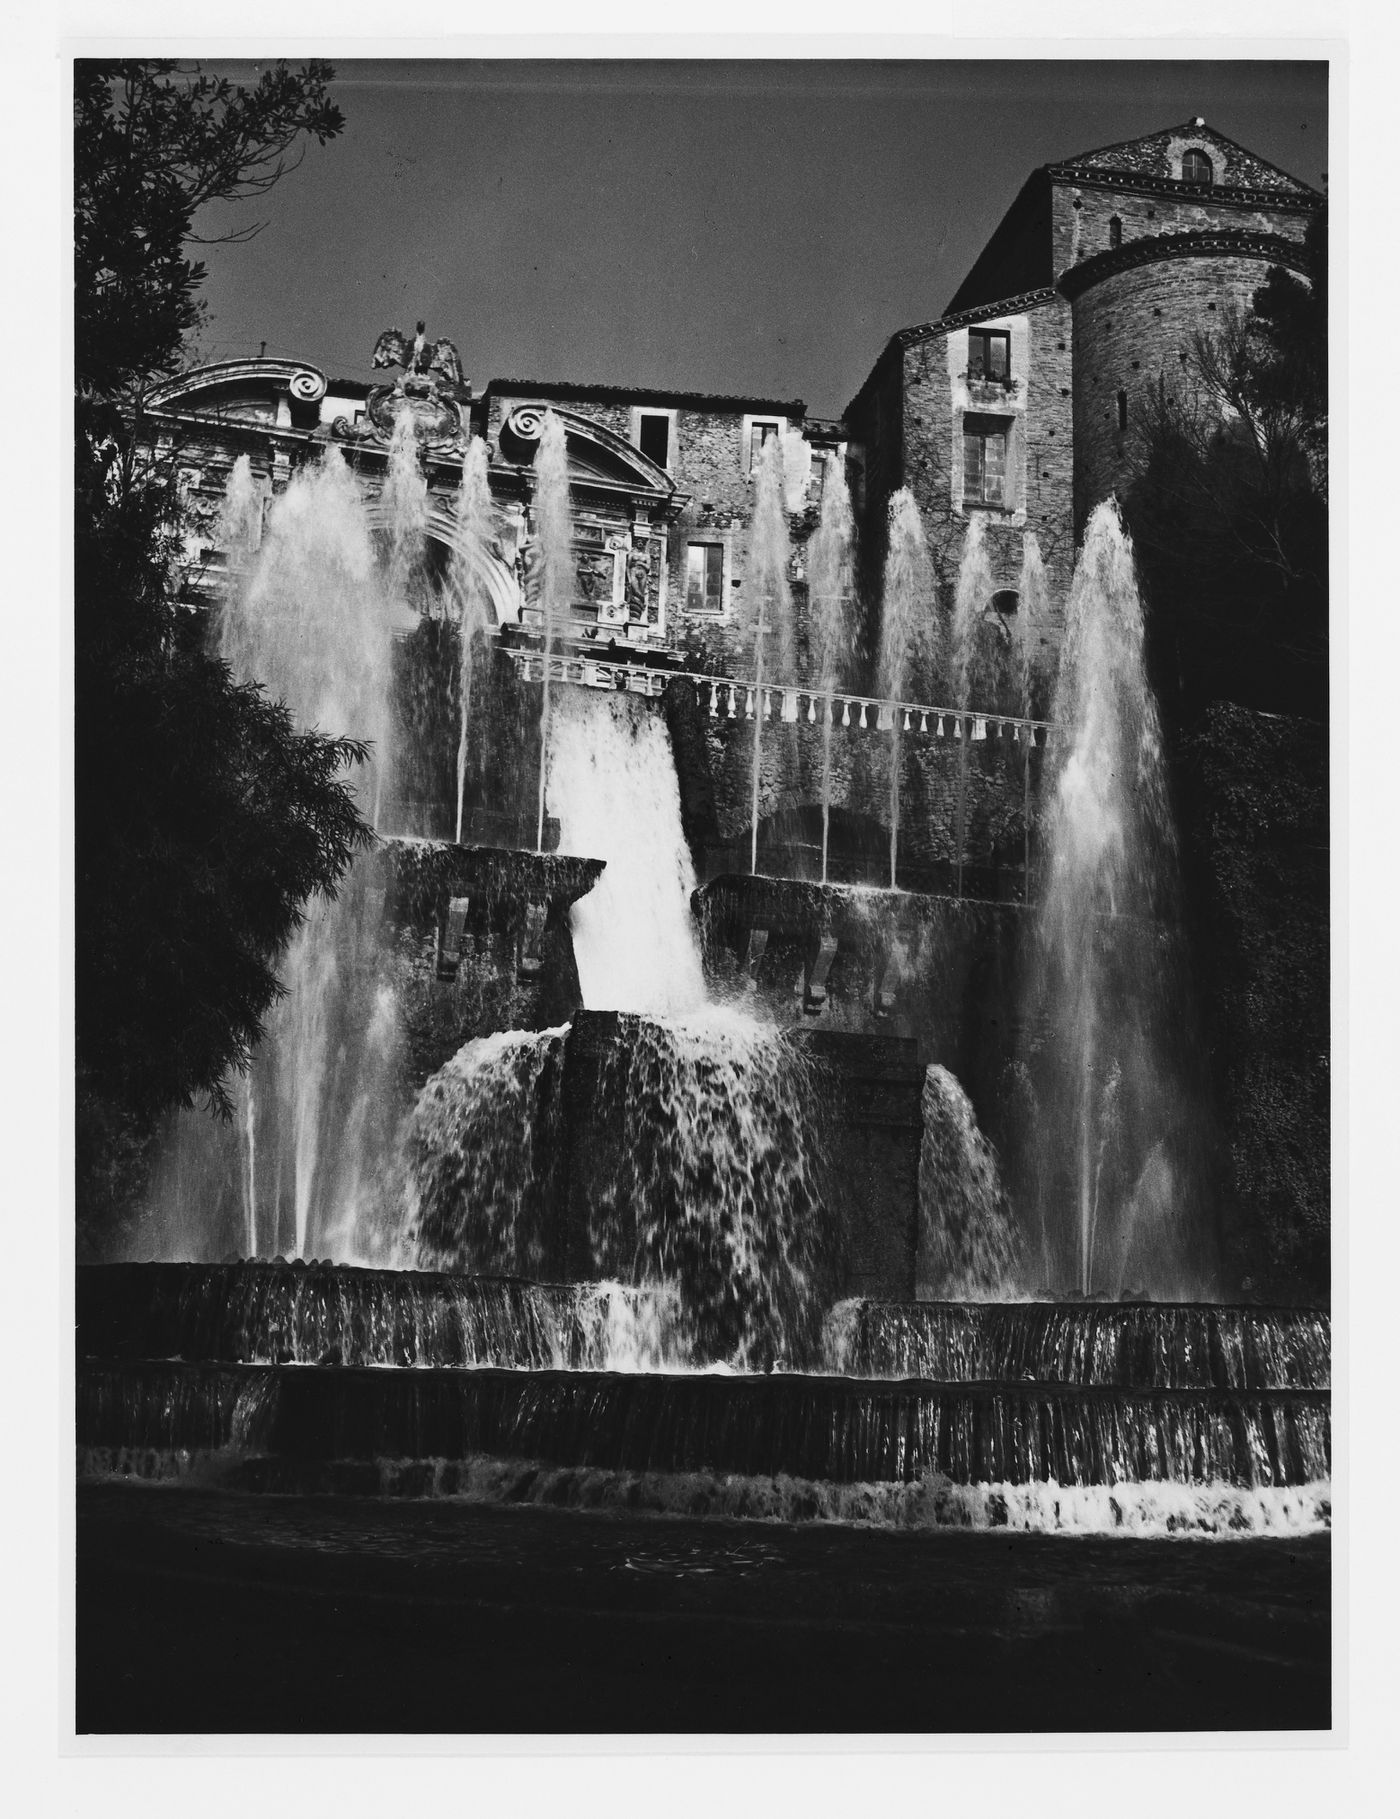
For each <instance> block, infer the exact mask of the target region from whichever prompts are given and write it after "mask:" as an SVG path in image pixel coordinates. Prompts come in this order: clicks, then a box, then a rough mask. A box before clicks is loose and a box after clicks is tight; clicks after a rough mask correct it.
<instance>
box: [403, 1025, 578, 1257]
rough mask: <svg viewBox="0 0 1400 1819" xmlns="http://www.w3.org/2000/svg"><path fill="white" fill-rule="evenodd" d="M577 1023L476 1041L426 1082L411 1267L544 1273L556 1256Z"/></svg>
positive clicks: (418, 1130) (410, 1169)
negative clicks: (557, 1142)
mask: <svg viewBox="0 0 1400 1819" xmlns="http://www.w3.org/2000/svg"><path fill="white" fill-rule="evenodd" d="M567 1034H568V1027H567V1025H564V1026H561V1027H560V1028H558V1029H548V1030H502V1031H500V1032H498V1033H497V1034H495V1035H491V1036H479V1037H477V1038H475V1039H474V1040H473V1041H471V1042H468V1043H466V1044H465V1045H464V1046H463V1047H462V1048H461V1049H459V1050H458V1052H457V1053H456V1054H455V1055H454V1056H453V1057H452V1059H451V1060H450V1061H449V1062H448V1063H447V1065H446V1066H445V1067H443V1068H440V1069H439V1070H438V1072H437V1073H436V1074H434V1075H433V1077H432V1078H431V1079H430V1080H429V1081H428V1083H427V1084H426V1086H424V1088H423V1090H422V1092H421V1093H420V1094H419V1095H418V1102H417V1104H416V1105H415V1106H414V1108H413V1112H412V1114H411V1116H410V1118H409V1121H408V1126H407V1129H406V1132H405V1137H404V1154H405V1159H406V1165H407V1166H406V1171H405V1173H406V1212H407V1234H406V1239H405V1247H404V1255H403V1257H402V1258H401V1259H396V1261H402V1262H403V1263H405V1264H406V1265H410V1266H412V1265H416V1266H417V1267H418V1268H423V1269H466V1270H471V1271H473V1272H476V1273H479V1274H482V1275H506V1276H509V1275H521V1274H526V1275H529V1274H536V1275H537V1274H538V1273H539V1272H540V1270H541V1268H542V1266H543V1265H544V1263H545V1261H546V1245H545V1233H546V1226H547V1222H548V1217H549V1196H550V1192H551V1181H550V1167H551V1163H552V1162H553V1161H554V1139H555V1135H556V1131H557V1125H558V1111H559V1095H558V1087H559V1072H558V1068H557V1066H556V1067H554V1068H553V1078H552V1080H551V1081H550V1083H549V1085H548V1086H547V1085H546V1081H545V1075H546V1070H547V1069H549V1068H550V1067H551V1064H552V1063H557V1062H558V1060H559V1057H560V1052H561V1049H562V1046H563V1041H564V1037H565V1036H566V1035H567Z"/></svg>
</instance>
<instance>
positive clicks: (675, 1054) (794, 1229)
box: [587, 1006, 831, 1369]
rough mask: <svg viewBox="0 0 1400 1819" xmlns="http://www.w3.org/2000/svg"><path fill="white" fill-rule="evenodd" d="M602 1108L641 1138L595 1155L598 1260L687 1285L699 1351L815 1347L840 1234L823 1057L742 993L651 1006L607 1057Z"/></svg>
mask: <svg viewBox="0 0 1400 1819" xmlns="http://www.w3.org/2000/svg"><path fill="white" fill-rule="evenodd" d="M598 1106H599V1116H600V1117H601V1118H602V1120H603V1121H604V1123H605V1126H606V1128H608V1129H610V1130H612V1131H617V1132H625V1133H626V1139H625V1141H624V1142H623V1143H622V1144H620V1145H618V1146H616V1147H615V1148H614V1149H612V1150H610V1151H609V1152H608V1153H607V1154H606V1155H605V1157H603V1158H602V1159H601V1160H600V1161H594V1160H593V1159H591V1158H590V1159H589V1162H588V1164H587V1166H588V1167H589V1168H590V1174H589V1178H588V1183H587V1201H588V1208H589V1230H590V1237H591V1242H592V1249H593V1262H594V1267H595V1269H597V1270H598V1271H599V1272H601V1273H611V1272H613V1271H615V1270H618V1269H625V1268H627V1267H628V1266H629V1265H630V1266H631V1268H632V1269H633V1270H634V1272H635V1274H636V1280H637V1281H639V1282H646V1283H652V1282H655V1283H665V1284H670V1285H674V1287H675V1289H676V1291H677V1293H678V1295H679V1298H680V1305H681V1309H682V1312H683V1315H684V1318H685V1323H686V1329H687V1331H688V1334H689V1337H690V1339H691V1342H692V1345H693V1348H694V1355H695V1356H696V1357H698V1358H702V1359H707V1360H711V1359H724V1360H727V1361H728V1362H730V1363H732V1364H733V1365H734V1366H735V1367H736V1368H738V1369H746V1368H747V1369H754V1368H763V1367H764V1366H765V1365H768V1364H771V1363H772V1362H773V1361H774V1360H775V1359H777V1358H788V1359H794V1358H796V1359H801V1358H802V1357H803V1356H804V1355H805V1354H806V1352H807V1350H808V1349H809V1347H810V1346H811V1345H812V1344H813V1343H814V1341H815V1339H816V1329H815V1324H814V1322H815V1319H816V1317H817V1315H818V1314H819V1310H820V1306H821V1304H822V1288H823V1282H822V1275H823V1271H824V1268H825V1266H826V1264H827V1262H828V1259H829V1249H830V1237H831V1234H830V1231H829V1229H828V1225H827V1220H826V1217H825V1199H824V1193H823V1188H824V1183H823V1179H822V1152H821V1124H822V1118H821V1107H820V1101H819V1098H818V1089H817V1076H816V1072H815V1069H814V1067H813V1065H812V1063H811V1061H810V1060H809V1059H808V1058H807V1057H806V1056H805V1055H804V1054H803V1053H801V1052H800V1051H799V1050H797V1049H795V1048H794V1047H793V1045H792V1044H790V1043H789V1042H787V1041H785V1040H784V1039H783V1037H782V1036H780V1035H779V1034H778V1032H777V1031H776V1030H774V1029H773V1028H772V1027H771V1026H766V1025H763V1024H760V1023H757V1022H755V1021H754V1020H753V1019H752V1018H750V1017H748V1016H746V1015H745V1014H744V1013H742V1012H740V1011H737V1010H735V1009H733V1008H731V1007H728V1006H712V1007H710V1008H709V1009H707V1010H704V1011H700V1012H697V1013H695V1014H693V1015H691V1016H689V1017H686V1018H684V1019H674V1018H667V1019H645V1020H641V1021H639V1022H638V1023H637V1024H636V1025H635V1027H630V1028H624V1029H623V1030H622V1031H621V1032H620V1033H619V1038H618V1040H617V1041H616V1042H615V1043H614V1044H613V1045H612V1047H611V1048H610V1049H609V1051H608V1053H607V1054H606V1056H605V1057H604V1059H603V1063H602V1066H601V1069H600V1071H599V1076H598Z"/></svg>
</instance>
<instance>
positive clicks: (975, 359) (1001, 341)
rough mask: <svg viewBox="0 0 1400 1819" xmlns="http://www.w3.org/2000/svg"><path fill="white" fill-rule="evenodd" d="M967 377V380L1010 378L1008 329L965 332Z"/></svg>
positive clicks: (970, 330) (982, 329) (1009, 337)
mask: <svg viewBox="0 0 1400 1819" xmlns="http://www.w3.org/2000/svg"><path fill="white" fill-rule="evenodd" d="M967 376H968V378H969V379H1009V378H1010V377H1011V331H1010V330H1009V329H1004V328H972V329H969V330H968V331H967Z"/></svg>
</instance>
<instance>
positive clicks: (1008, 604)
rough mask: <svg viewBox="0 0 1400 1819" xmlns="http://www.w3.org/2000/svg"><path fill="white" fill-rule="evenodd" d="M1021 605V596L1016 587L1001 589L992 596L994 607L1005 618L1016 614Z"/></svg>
mask: <svg viewBox="0 0 1400 1819" xmlns="http://www.w3.org/2000/svg"><path fill="white" fill-rule="evenodd" d="M1020 604H1021V596H1020V595H1019V594H1018V593H1017V592H1016V589H1015V588H1014V587H999V588H998V589H997V591H996V592H995V593H994V594H993V595H992V605H993V607H994V608H995V609H996V611H997V612H999V613H1001V614H1002V615H1003V616H1007V615H1009V614H1011V613H1014V612H1015V611H1016V609H1017V607H1018V606H1020Z"/></svg>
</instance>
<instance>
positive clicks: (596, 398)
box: [481, 379, 807, 419]
mask: <svg viewBox="0 0 1400 1819" xmlns="http://www.w3.org/2000/svg"><path fill="white" fill-rule="evenodd" d="M481 396H482V398H483V399H486V398H511V399H519V400H521V401H533V400H534V399H537V398H539V399H545V400H548V399H551V398H559V399H567V400H568V401H569V402H570V403H572V404H588V403H590V402H598V403H603V402H607V403H628V404H635V405H639V406H641V407H643V408H645V406H646V405H648V404H655V405H658V406H662V407H665V406H669V405H676V406H679V407H686V406H690V407H694V408H696V409H700V410H703V409H705V408H706V407H707V406H709V407H711V408H718V409H720V410H722V411H733V412H741V413H742V412H748V413H752V412H754V411H764V412H766V413H768V414H769V415H771V416H775V417H777V416H784V417H797V418H799V419H800V418H803V417H805V416H806V414H807V406H806V404H805V402H804V401H803V400H802V399H801V398H754V397H749V396H748V395H746V394H744V393H735V394H733V395H730V394H726V393H722V392H684V391H674V390H671V389H669V388H667V387H666V386H659V385H584V384H580V383H579V382H578V381H577V380H574V379H567V380H557V381H554V382H545V381H542V380H539V379H492V380H490V381H488V383H487V384H486V385H485V387H484V388H483V389H482V393H481Z"/></svg>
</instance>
